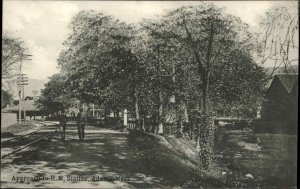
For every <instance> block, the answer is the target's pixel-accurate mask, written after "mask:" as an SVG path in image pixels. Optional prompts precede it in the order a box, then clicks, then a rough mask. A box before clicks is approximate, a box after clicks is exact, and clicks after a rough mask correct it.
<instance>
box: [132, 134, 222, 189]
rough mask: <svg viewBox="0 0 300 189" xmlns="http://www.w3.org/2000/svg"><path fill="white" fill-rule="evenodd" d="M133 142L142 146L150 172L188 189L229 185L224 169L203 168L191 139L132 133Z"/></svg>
mask: <svg viewBox="0 0 300 189" xmlns="http://www.w3.org/2000/svg"><path fill="white" fill-rule="evenodd" d="M129 143H131V144H132V145H134V146H135V147H137V148H138V149H139V151H140V154H139V156H140V157H139V158H142V159H144V161H145V164H147V166H148V170H149V173H151V174H153V175H155V176H160V177H163V178H165V179H166V180H168V181H169V182H170V183H172V185H174V184H176V185H177V186H180V187H188V188H201V187H222V186H224V185H225V176H224V175H222V170H221V169H220V168H217V167H214V166H213V167H212V168H211V169H210V170H209V171H208V170H205V171H204V170H203V169H201V166H200V165H199V162H200V161H199V156H198V152H197V150H196V149H195V145H194V144H193V143H192V142H190V141H187V140H184V139H177V138H175V137H174V136H166V137H162V136H157V135H154V134H148V133H139V132H131V133H130V134H129Z"/></svg>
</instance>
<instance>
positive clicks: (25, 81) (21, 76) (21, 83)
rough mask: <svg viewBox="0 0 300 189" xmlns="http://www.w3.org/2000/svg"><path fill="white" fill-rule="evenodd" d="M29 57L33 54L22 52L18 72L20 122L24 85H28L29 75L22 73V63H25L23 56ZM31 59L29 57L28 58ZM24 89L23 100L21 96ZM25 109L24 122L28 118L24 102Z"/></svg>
mask: <svg viewBox="0 0 300 189" xmlns="http://www.w3.org/2000/svg"><path fill="white" fill-rule="evenodd" d="M24 56H25V57H29V56H32V55H30V54H22V55H21V63H20V69H19V74H18V79H17V86H18V93H19V124H21V113H22V104H23V102H22V101H23V100H24V85H28V77H25V75H26V74H22V64H23V57H24ZM26 60H29V59H26ZM22 91H23V100H22V97H21V94H22ZM23 108H24V109H23V110H24V122H25V119H26V113H25V106H24V104H23Z"/></svg>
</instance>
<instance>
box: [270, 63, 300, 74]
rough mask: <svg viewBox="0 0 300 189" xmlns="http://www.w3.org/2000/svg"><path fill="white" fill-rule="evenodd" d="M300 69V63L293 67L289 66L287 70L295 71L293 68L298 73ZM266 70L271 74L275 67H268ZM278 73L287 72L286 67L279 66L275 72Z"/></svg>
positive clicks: (289, 71)
mask: <svg viewBox="0 0 300 189" xmlns="http://www.w3.org/2000/svg"><path fill="white" fill-rule="evenodd" d="M298 69H299V65H293V66H292V68H291V67H289V68H287V71H288V73H294V72H293V70H294V71H295V73H298ZM265 71H266V73H267V75H271V74H272V71H273V67H268V68H265ZM276 73H285V69H284V67H281V68H278V69H277V70H276V71H275V72H274V74H276Z"/></svg>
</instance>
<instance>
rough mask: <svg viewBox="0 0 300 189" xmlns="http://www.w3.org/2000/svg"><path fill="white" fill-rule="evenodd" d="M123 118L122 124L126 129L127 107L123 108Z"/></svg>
mask: <svg viewBox="0 0 300 189" xmlns="http://www.w3.org/2000/svg"><path fill="white" fill-rule="evenodd" d="M123 118H124V120H123V125H124V129H125V130H126V129H127V109H124V116H123Z"/></svg>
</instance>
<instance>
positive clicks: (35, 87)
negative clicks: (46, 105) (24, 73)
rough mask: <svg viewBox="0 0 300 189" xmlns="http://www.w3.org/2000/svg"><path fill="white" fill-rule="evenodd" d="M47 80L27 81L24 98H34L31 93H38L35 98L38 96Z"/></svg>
mask: <svg viewBox="0 0 300 189" xmlns="http://www.w3.org/2000/svg"><path fill="white" fill-rule="evenodd" d="M48 80H49V79H29V83H28V85H26V86H25V96H34V94H33V93H32V91H38V93H37V96H40V94H41V89H43V88H44V85H45V84H46V83H47V82H48Z"/></svg>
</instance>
